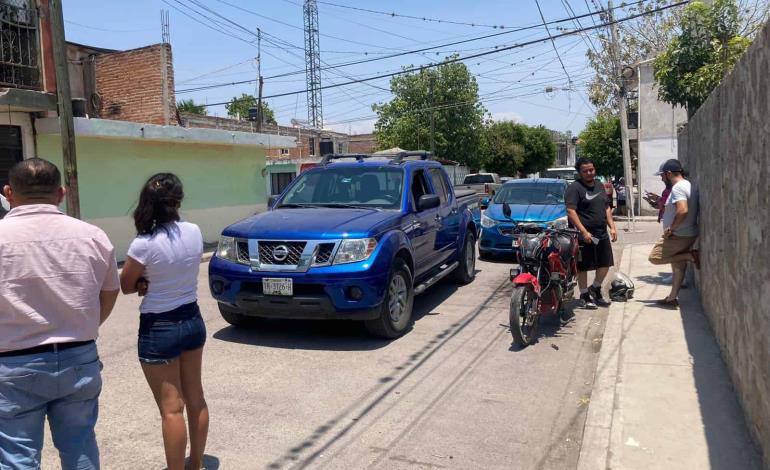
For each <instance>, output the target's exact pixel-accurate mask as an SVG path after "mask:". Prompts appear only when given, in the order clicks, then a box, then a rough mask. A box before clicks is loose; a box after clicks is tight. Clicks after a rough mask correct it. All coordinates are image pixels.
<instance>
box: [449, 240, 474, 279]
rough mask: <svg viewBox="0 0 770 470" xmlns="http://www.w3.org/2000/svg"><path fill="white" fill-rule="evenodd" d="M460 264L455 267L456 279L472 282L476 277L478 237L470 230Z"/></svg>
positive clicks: (460, 257) (461, 253)
mask: <svg viewBox="0 0 770 470" xmlns="http://www.w3.org/2000/svg"><path fill="white" fill-rule="evenodd" d="M459 261H460V266H458V267H457V268H456V269H455V272H454V273H453V274H454V277H455V280H456V281H457V282H458V283H460V284H463V285H464V284H470V283H471V282H473V280H474V279H475V278H476V237H475V236H473V232H471V231H470V230H468V232H467V233H466V234H465V243H464V244H463V249H462V251H461V252H460V256H459Z"/></svg>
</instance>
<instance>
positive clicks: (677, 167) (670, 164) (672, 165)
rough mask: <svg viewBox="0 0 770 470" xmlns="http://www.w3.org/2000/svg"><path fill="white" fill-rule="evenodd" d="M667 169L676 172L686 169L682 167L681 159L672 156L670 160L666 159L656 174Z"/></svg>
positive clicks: (660, 173)
mask: <svg viewBox="0 0 770 470" xmlns="http://www.w3.org/2000/svg"><path fill="white" fill-rule="evenodd" d="M667 171H672V172H674V173H681V172H683V171H684V168H682V164H681V163H679V160H677V159H676V158H672V159H670V160H666V161H665V162H664V163H663V164H662V165H661V166H660V168H659V169H658V171H657V173H655V176H659V175H662V174H663V173H665V172H667Z"/></svg>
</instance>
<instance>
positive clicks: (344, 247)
mask: <svg viewBox="0 0 770 470" xmlns="http://www.w3.org/2000/svg"><path fill="white" fill-rule="evenodd" d="M375 248H377V240H375V239H374V238H354V239H350V240H342V243H341V244H340V248H339V250H337V254H336V255H335V256H334V264H344V263H355V262H357V261H363V260H365V259H367V258H369V257H370V256H371V255H372V252H374V249H375Z"/></svg>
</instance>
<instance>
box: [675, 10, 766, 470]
mask: <svg viewBox="0 0 770 470" xmlns="http://www.w3.org/2000/svg"><path fill="white" fill-rule="evenodd" d="M769 84H770V24H767V25H765V28H764V29H763V31H762V32H761V33H760V34H759V36H758V37H757V38H756V40H755V41H754V44H752V46H751V47H750V48H749V50H748V51H747V52H746V54H745V55H744V57H743V58H742V59H741V60H740V62H739V63H738V64H737V65H736V66H735V69H734V70H733V71H732V72H731V73H730V75H728V76H727V77H726V78H725V79H724V80H723V82H722V84H721V85H720V86H719V87H718V88H717V89H716V90H715V91H714V92H713V93H712V94H711V96H710V97H709V98H708V100H707V101H706V103H704V105H703V106H702V107H701V108H700V109H698V111H697V113H696V114H695V116H694V117H693V118H692V119H691V120H690V122H689V124H688V125H687V127H686V128H685V129H684V130H683V131H682V132H681V133H680V135H679V158H680V160H682V162H683V163H684V166H685V168H686V169H687V170H689V171H690V172H691V174H692V178H693V180H694V181H695V183H696V184H697V186H698V188H699V190H700V230H701V236H700V247H701V253H702V256H701V258H702V263H701V264H702V267H701V270H700V271H699V272H697V273H696V278H697V283H698V288H699V291H700V295H701V299H702V301H703V306H704V308H705V310H706V314H707V316H708V317H709V321H710V323H711V326H712V328H713V330H714V333H715V335H716V337H717V341H718V342H719V345H720V348H721V349H722V355H723V357H724V359H725V362H726V363H727V366H728V369H729V370H730V374H731V376H732V380H733V384H734V386H735V389H736V392H737V394H738V397H739V400H740V402H741V404H742V406H743V409H744V411H745V413H746V421H747V423H748V426H749V428H750V431H751V432H752V434H753V436H754V437H755V439H756V441H757V442H758V443H759V445H760V446H761V447H762V449H761V450H762V453H763V456H764V459H765V465H766V466H768V468H770V86H768V85H769Z"/></svg>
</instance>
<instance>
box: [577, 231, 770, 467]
mask: <svg viewBox="0 0 770 470" xmlns="http://www.w3.org/2000/svg"><path fill="white" fill-rule="evenodd" d="M651 248H652V245H628V246H627V247H626V248H625V249H624V251H623V257H622V262H621V265H620V267H619V268H620V270H621V271H623V272H625V273H627V274H628V275H629V276H630V277H631V279H633V281H634V283H635V285H636V293H635V295H634V299H632V300H631V301H629V302H615V303H613V304H612V306H611V307H610V311H609V316H608V319H607V325H606V329H605V332H604V338H603V341H602V349H601V352H600V355H599V363H598V365H597V369H596V375H595V378H594V387H593V392H592V395H591V403H590V405H589V409H588V415H587V418H586V424H585V428H584V435H583V444H582V448H581V452H580V460H579V462H578V469H579V470H597V469H604V468H611V469H644V470H651V469H705V468H713V469H760V468H761V466H762V463H761V460H760V457H759V454H758V452H757V450H756V449H755V447H754V446H753V444H752V442H751V440H750V437H749V434H748V431H747V429H746V425H745V422H744V418H743V413H742V410H741V408H740V407H739V405H738V402H737V399H736V396H735V392H734V391H733V388H732V384H731V381H730V378H729V375H728V374H727V370H726V368H725V364H724V362H723V361H722V358H721V355H720V351H719V347H718V346H717V343H716V341H715V339H714V336H713V333H712V332H711V329H710V326H709V324H708V320H707V319H706V317H705V316H704V314H703V309H702V306H701V304H700V300H699V298H698V293H697V291H696V290H695V289H694V288H689V289H683V290H682V291H681V293H680V297H679V300H680V303H681V308H680V310H666V309H661V308H658V307H657V306H655V305H654V301H655V300H657V299H661V298H663V297H665V296H666V294H667V293H668V292H669V289H670V286H669V285H663V284H662V283H661V280H660V275H661V274H662V273H665V272H667V271H668V267H667V266H653V265H651V264H650V263H649V262H648V261H647V255H648V254H649V252H650V249H651ZM669 272H670V271H669Z"/></svg>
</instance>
